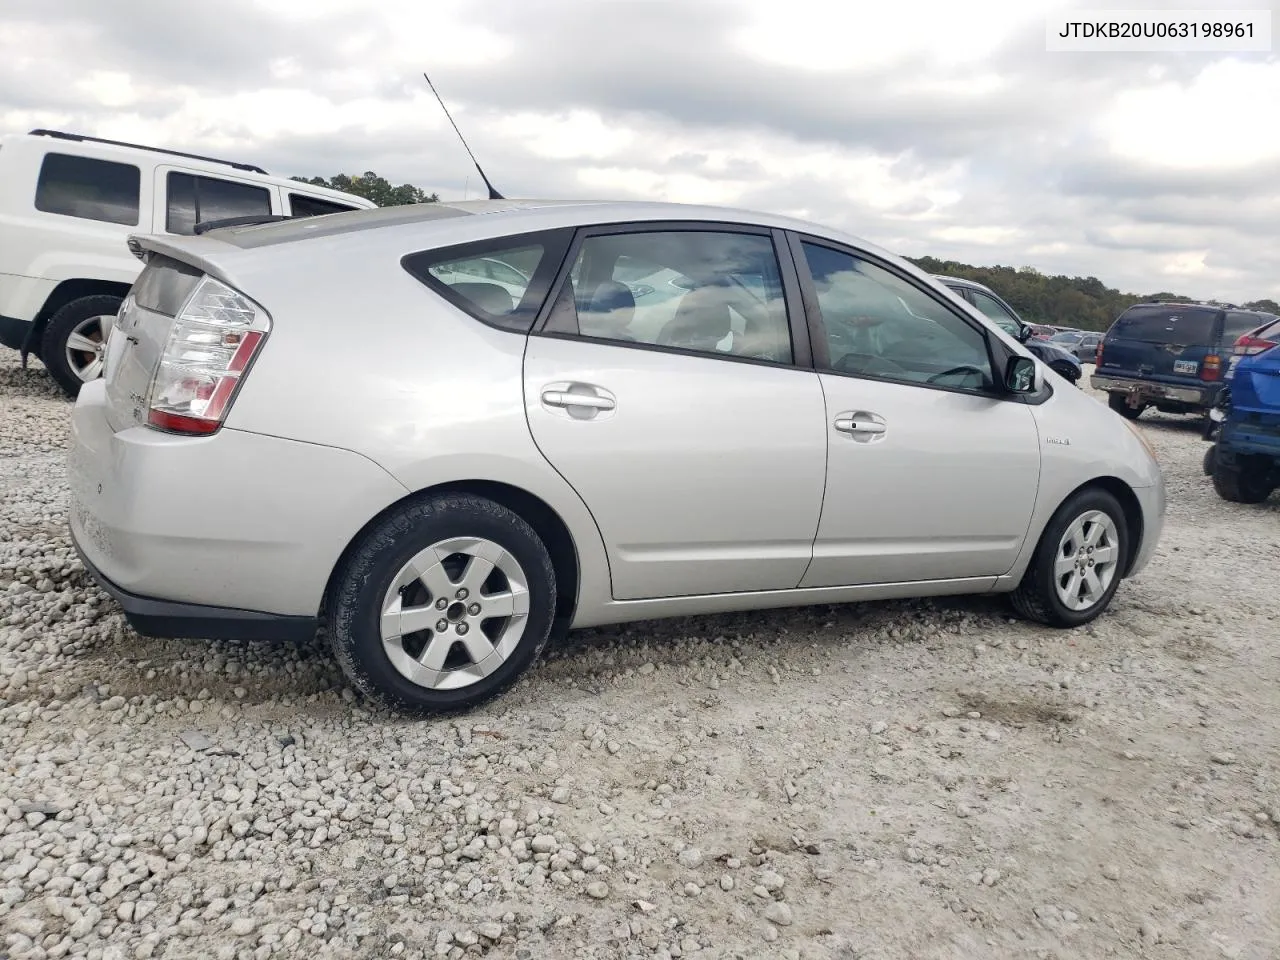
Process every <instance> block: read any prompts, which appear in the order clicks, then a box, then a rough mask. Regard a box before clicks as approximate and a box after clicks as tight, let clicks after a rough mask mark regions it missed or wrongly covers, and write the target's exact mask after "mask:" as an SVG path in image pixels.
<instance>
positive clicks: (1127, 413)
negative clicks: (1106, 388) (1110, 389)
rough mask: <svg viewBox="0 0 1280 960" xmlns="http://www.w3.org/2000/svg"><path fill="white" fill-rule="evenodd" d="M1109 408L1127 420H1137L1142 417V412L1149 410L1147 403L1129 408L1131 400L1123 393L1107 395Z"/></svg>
mask: <svg viewBox="0 0 1280 960" xmlns="http://www.w3.org/2000/svg"><path fill="white" fill-rule="evenodd" d="M1107 406H1108V407H1110V408H1111V409H1112V410H1114V411H1115V412H1116V413H1118V414H1120V416H1122V417H1124V418H1125V419H1126V420H1137V419H1138V418H1139V417H1140V416H1142V411H1143V410H1145V409H1147V405H1146V404H1145V403H1144V404H1142V405H1141V406H1138V407H1131V406H1129V398H1128V397H1126V396H1125V395H1124V394H1123V393H1110V394H1107Z"/></svg>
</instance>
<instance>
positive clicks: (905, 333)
mask: <svg viewBox="0 0 1280 960" xmlns="http://www.w3.org/2000/svg"><path fill="white" fill-rule="evenodd" d="M803 249H804V256H805V262H806V264H807V265H808V268H809V273H810V274H811V276H812V277H813V284H814V288H815V292H816V294H817V299H818V308H819V311H820V312H821V314H822V324H823V327H824V328H825V332H826V336H827V346H828V349H829V352H830V358H831V359H830V368H831V369H832V370H833V371H835V372H837V373H848V374H853V375H856V376H861V377H874V378H876V379H883V380H897V381H902V382H906V383H922V384H932V385H935V386H944V387H952V388H956V389H965V390H975V391H985V390H990V389H992V387H993V385H994V379H993V377H992V375H991V360H990V357H989V356H988V353H987V342H986V337H985V336H983V334H982V333H981V332H980V331H978V330H976V329H974V328H973V327H972V326H970V325H969V324H968V323H966V322H965V321H964V320H963V319H962V318H961V317H960V316H959V315H957V314H955V313H953V312H952V311H951V310H950V309H948V308H947V307H946V306H944V305H943V304H942V303H941V302H939V301H937V300H935V299H934V298H933V297H931V296H929V295H928V294H926V293H924V292H923V291H921V290H919V289H918V288H916V287H915V286H913V285H912V284H910V283H908V282H907V281H906V280H903V279H902V278H900V277H898V276H896V275H895V274H893V273H890V272H889V271H888V270H885V269H884V268H882V267H879V266H877V265H875V264H873V263H870V262H869V261H866V260H863V259H861V258H859V257H855V256H853V255H851V254H848V253H845V252H843V251H840V250H835V249H832V248H830V247H824V246H821V245H819V244H814V243H804V244H803ZM971 292H972V293H975V294H976V293H977V292H978V291H971Z"/></svg>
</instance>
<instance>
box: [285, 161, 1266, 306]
mask: <svg viewBox="0 0 1280 960" xmlns="http://www.w3.org/2000/svg"><path fill="white" fill-rule="evenodd" d="M292 179H294V180H298V181H300V182H302V183H309V184H311V185H313V186H317V187H328V188H330V189H332V190H341V191H342V192H343V193H352V194H355V195H356V196H358V197H364V198H366V199H368V200H372V201H373V202H374V203H376V204H377V205H378V206H380V207H392V206H399V205H401V204H408V203H435V202H437V201H438V200H439V199H440V196H439V194H436V193H427V192H426V191H425V190H423V189H421V188H419V187H415V186H413V184H409V183H402V184H400V185H399V186H395V185H393V184H391V183H390V182H389V181H388V180H386V179H385V178H384V177H380V176H378V175H377V174H376V173H374V172H373V171H371V170H370V171H366V172H364V173H362V174H358V175H355V176H350V175H348V174H345V173H340V174H338V175H336V176H333V177H310V178H307V177H293V178H292ZM907 259H908V260H910V261H911V262H912V263H914V264H915V265H916V266H917V267H919V268H920V269H921V270H925V271H927V272H928V273H940V274H945V275H946V276H951V277H962V278H964V279H965V280H976V281H977V282H978V283H984V284H986V285H987V286H988V287H990V288H991V289H992V290H994V291H996V293H998V294H1000V296H1001V297H1003V298H1004V299H1005V300H1007V301H1008V302H1009V304H1010V305H1011V306H1012V307H1013V308H1014V309H1015V310H1017V311H1018V313H1019V314H1020V315H1021V316H1022V319H1024V320H1026V321H1028V322H1030V323H1044V324H1050V325H1052V326H1059V327H1076V328H1079V329H1081V330H1106V329H1107V328H1108V327H1109V326H1111V323H1112V321H1113V320H1115V318H1116V317H1118V316H1119V315H1120V314H1121V313H1122V312H1123V311H1124V310H1125V309H1126V308H1128V307H1130V306H1132V305H1133V304H1135V303H1141V302H1143V301H1150V300H1175V301H1180V302H1183V303H1188V302H1191V299H1192V298H1191V297H1184V296H1181V295H1179V294H1175V293H1170V292H1168V291H1164V290H1161V291H1157V292H1155V293H1151V294H1147V295H1145V296H1139V295H1137V294H1133V293H1121V292H1120V291H1119V290H1116V289H1113V288H1111V287H1108V286H1106V285H1105V284H1104V283H1103V282H1102V281H1101V280H1099V279H1098V278H1097V277H1067V276H1062V275H1058V276H1046V275H1045V274H1043V273H1041V272H1040V271H1039V270H1037V269H1035V268H1034V267H1018V268H1016V269H1015V268H1014V267H1003V266H995V267H975V266H973V265H972V264H968V263H958V262H956V261H955V260H939V259H937V258H936V257H908V258H907ZM1209 302H1210V303H1217V302H1219V301H1212V300H1211V301H1209ZM1239 306H1241V307H1243V308H1244V309H1246V310H1262V311H1265V312H1267V313H1276V314H1280V304H1277V303H1276V302H1275V301H1274V300H1253V301H1251V302H1249V303H1242V304H1239Z"/></svg>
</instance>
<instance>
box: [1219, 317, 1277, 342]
mask: <svg viewBox="0 0 1280 960" xmlns="http://www.w3.org/2000/svg"><path fill="white" fill-rule="evenodd" d="M1269 319H1272V318H1270V317H1268V316H1267V315H1266V314H1265V313H1245V312H1243V311H1240V310H1229V311H1227V319H1226V321H1225V322H1224V325H1223V328H1222V342H1223V343H1235V341H1236V338H1237V337H1242V336H1244V335H1245V334H1246V333H1248V332H1249V331H1250V330H1256V329H1257V328H1258V327H1260V326H1262V325H1263V324H1264V323H1266V322H1267V320H1269Z"/></svg>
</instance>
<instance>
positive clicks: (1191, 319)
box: [1107, 303, 1218, 346]
mask: <svg viewBox="0 0 1280 960" xmlns="http://www.w3.org/2000/svg"><path fill="white" fill-rule="evenodd" d="M1217 315H1218V311H1217V310H1216V309H1215V308H1213V307H1201V306H1196V305H1194V304H1181V303H1159V304H1156V303H1148V304H1139V305H1138V306H1134V307H1130V308H1129V309H1128V310H1126V311H1125V312H1124V313H1122V314H1120V317H1119V318H1118V319H1117V320H1116V322H1115V324H1114V325H1113V326H1112V327H1111V330H1110V332H1109V333H1108V334H1107V336H1108V339H1122V340H1146V341H1148V342H1150V343H1175V344H1181V345H1184V346H1185V345H1187V344H1209V343H1212V342H1213V321H1214V319H1215V318H1216V317H1217Z"/></svg>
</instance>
